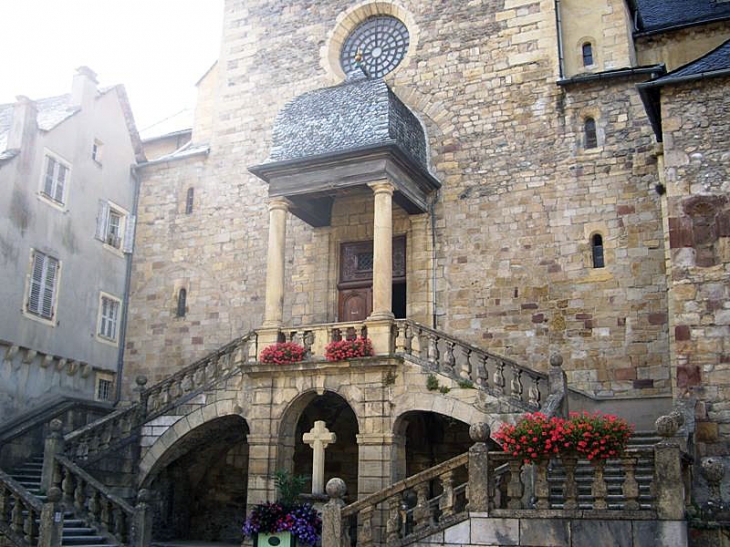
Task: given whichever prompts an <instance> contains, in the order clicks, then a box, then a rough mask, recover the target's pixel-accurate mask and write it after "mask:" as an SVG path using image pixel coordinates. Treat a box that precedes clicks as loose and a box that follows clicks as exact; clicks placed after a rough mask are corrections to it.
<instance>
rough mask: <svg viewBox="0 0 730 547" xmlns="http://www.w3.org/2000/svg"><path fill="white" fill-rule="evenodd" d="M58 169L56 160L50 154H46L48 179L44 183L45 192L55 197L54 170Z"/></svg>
mask: <svg viewBox="0 0 730 547" xmlns="http://www.w3.org/2000/svg"><path fill="white" fill-rule="evenodd" d="M55 169H56V160H54V159H53V158H52V157H50V156H46V180H45V182H44V184H43V193H44V194H45V195H47V196H48V197H53V172H54V171H55Z"/></svg>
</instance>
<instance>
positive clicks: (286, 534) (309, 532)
mask: <svg viewBox="0 0 730 547" xmlns="http://www.w3.org/2000/svg"><path fill="white" fill-rule="evenodd" d="M274 482H275V484H276V488H277V490H278V491H279V497H278V499H277V501H275V502H266V503H260V504H258V505H255V506H254V507H253V509H252V510H251V513H249V515H248V517H247V518H246V522H245V523H244V525H243V534H244V535H245V536H247V537H252V538H253V540H254V547H268V546H271V547H295V546H296V545H297V544H298V543H301V544H306V545H314V544H316V543H317V542H318V541H319V539H320V537H321V535H322V518H321V516H320V515H319V513H318V512H317V511H316V510H315V509H314V507H312V505H311V504H309V503H300V502H299V501H298V498H299V495H300V494H301V491H302V488H303V487H304V484H305V482H306V478H305V477H303V476H299V475H297V476H294V475H292V474H290V473H287V472H285V471H277V472H276V474H275V478H274Z"/></svg>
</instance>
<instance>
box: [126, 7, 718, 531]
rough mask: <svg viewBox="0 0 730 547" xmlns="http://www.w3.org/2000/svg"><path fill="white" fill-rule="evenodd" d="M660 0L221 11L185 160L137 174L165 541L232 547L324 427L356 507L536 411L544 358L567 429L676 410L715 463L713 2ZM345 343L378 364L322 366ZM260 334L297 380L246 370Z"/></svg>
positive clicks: (138, 291) (151, 466) (146, 346)
mask: <svg viewBox="0 0 730 547" xmlns="http://www.w3.org/2000/svg"><path fill="white" fill-rule="evenodd" d="M662 4H663V3H661V2H655V1H653V0H635V1H633V0H632V1H628V2H625V1H624V0H595V1H592V2H590V6H587V5H586V3H585V2H582V1H578V0H561V1H560V2H554V1H551V0H499V1H491V0H489V1H479V0H476V1H473V2H422V1H418V0H402V1H393V2H391V1H388V0H383V1H367V2H359V3H352V2H345V1H339V0H333V1H328V2H281V1H274V0H247V1H246V2H242V1H236V0H228V1H227V2H226V6H225V15H224V27H223V42H222V47H221V54H220V58H219V59H218V62H217V64H216V65H215V67H214V68H213V69H212V70H211V71H209V72H208V73H207V74H206V76H205V77H204V78H203V80H201V82H200V83H199V104H198V108H197V110H196V119H195V126H194V128H193V132H192V140H191V142H190V143H189V144H187V145H185V146H184V147H182V148H180V149H179V150H177V151H175V152H174V153H172V154H169V155H167V156H163V157H162V158H158V159H156V160H153V161H150V162H148V163H147V164H144V165H142V166H141V168H140V173H141V180H142V184H141V193H140V201H139V207H138V220H137V235H136V249H135V256H134V266H133V274H132V279H133V288H132V294H131V300H130V305H129V306H130V307H129V324H128V330H127V333H128V334H127V345H126V350H125V372H124V378H125V389H126V391H127V393H130V394H131V393H132V391H133V390H134V388H135V382H134V380H135V378H136V377H138V376H139V375H144V376H146V377H147V379H148V381H149V384H150V385H152V384H156V383H157V382H159V381H163V380H165V379H166V378H168V377H170V376H171V375H175V374H177V376H173V377H172V378H173V380H172V381H168V383H164V382H163V383H162V384H159V385H156V386H155V387H153V388H152V390H151V391H150V392H149V393H147V395H146V397H147V399H146V402H147V405H148V406H147V408H155V405H159V407H160V408H163V407H164V406H165V404H166V403H165V401H167V400H168V399H169V398H175V397H180V395H181V394H184V393H185V392H186V391H189V392H190V393H193V392H195V397H194V398H191V399H190V400H189V401H186V405H185V408H184V411H183V410H179V411H176V412H175V413H171V414H167V415H164V416H163V415H160V416H157V417H156V418H155V419H154V420H152V421H150V422H148V423H147V424H146V425H145V427H144V429H143V432H142V452H141V459H140V467H139V469H140V474H139V476H138V482H137V484H138V486H139V485H141V486H144V487H148V488H150V489H152V490H154V491H156V492H157V493H158V494H160V495H161V496H162V498H163V499H166V500H168V502H166V503H167V509H166V510H163V509H159V512H160V514H159V518H160V519H161V520H160V522H164V523H166V524H165V525H163V528H165V529H167V530H168V531H170V530H172V531H173V532H171V533H172V534H173V535H174V534H175V533H178V534H180V535H184V534H187V533H190V530H192V529H194V530H196V531H197V532H196V533H198V534H199V535H200V536H201V537H205V538H207V539H214V538H219V537H229V536H230V534H233V533H234V531H232V530H224V528H225V526H226V524H225V523H224V522H223V521H225V520H226V518H223V517H226V515H223V513H221V510H220V509H219V508H220V507H221V506H227V507H233V508H234V511H233V512H234V513H235V512H236V511H238V512H240V507H241V505H242V504H243V505H246V504H248V505H250V504H251V503H255V502H258V501H263V500H265V499H269V498H272V497H273V495H274V487H273V482H272V474H273V472H274V471H275V470H277V469H287V470H291V471H294V472H304V473H309V472H311V465H312V464H311V451H309V448H308V447H307V446H306V445H304V444H303V443H302V441H301V436H302V433H304V432H306V431H309V429H310V428H311V427H312V426H313V424H314V422H316V421H318V420H323V421H325V422H326V423H327V426H328V427H329V428H330V430H333V431H335V432H336V434H337V438H338V442H337V443H335V444H334V445H333V447H331V448H328V458H329V459H328V462H329V463H328V464H327V467H326V468H325V475H326V478H331V477H333V476H339V477H341V478H343V479H344V480H345V483H346V484H347V487H348V490H349V492H350V495H351V496H353V498H351V501H352V500H354V499H356V498H357V497H362V496H364V495H367V494H372V493H374V492H377V491H378V490H381V489H382V488H385V487H387V486H389V485H390V484H391V483H392V481H394V480H398V479H401V478H404V477H405V476H408V475H411V474H413V473H415V472H418V471H422V470H424V469H427V468H429V467H431V466H433V465H436V464H438V463H440V462H443V461H445V460H447V459H449V458H451V457H453V456H456V455H457V454H460V453H463V452H464V451H465V450H466V449H467V448H468V447H469V445H470V440H469V438H468V434H467V430H468V424H471V423H475V422H480V421H482V422H487V423H490V424H491V425H492V426H493V427H495V426H497V425H498V424H499V423H501V422H503V421H509V420H513V419H514V418H515V417H516V416H517V415H519V413H521V412H523V411H525V410H529V409H534V408H538V407H542V408H545V405H547V404H549V401H550V396H551V395H552V394H554V389H553V388H555V389H559V386H558V384H557V383H554V382H553V383H552V384H551V382H550V378H551V377H549V376H548V373H549V372H550V370H549V369H551V368H555V367H550V366H549V362H550V361H551V356H554V355H555V354H559V355H560V356H562V362H563V366H562V369H563V371H564V372H565V376H566V379H567V386H568V387H569V388H570V395H566V397H567V400H568V401H570V404H571V408H572V409H586V410H596V409H600V410H604V411H615V412H619V413H622V414H624V415H626V416H627V417H629V418H630V419H631V420H632V421H634V422H636V423H637V428H638V429H648V428H649V426H650V424H651V423H652V422H653V420H654V419H655V418H656V417H657V416H659V415H661V414H663V413H665V412H667V411H668V410H669V409H670V408H671V406H672V405H673V404H677V403H681V406H682V407H683V408H684V409H685V410H686V409H689V410H686V412H685V413H686V416H685V422H686V423H687V424H691V426H690V425H687V428H688V431H689V429H690V428H691V433H692V435H695V440H696V442H697V444H696V446H697V450H698V452H697V455H699V456H705V455H724V454H726V448H727V444H726V443H727V438H728V434H730V414H729V413H730V409H729V408H728V407H727V402H726V401H727V396H728V388H729V386H730V379H729V378H728V376H727V374H728V372H727V371H728V370H730V363H728V355H730V349H729V348H728V347H727V344H728V340H730V315H729V314H730V311H728V310H729V307H730V294H729V291H730V288H729V283H728V275H729V272H728V264H729V263H730V254H728V252H729V251H728V249H730V247H728V241H730V240H729V239H728V237H729V236H730V203H729V202H728V197H727V194H728V189H729V187H728V184H730V183H729V182H728V180H730V179H729V178H728V170H729V167H728V166H729V165H730V163H729V161H730V160H729V155H730V150H729V149H728V146H727V142H728V139H727V138H726V137H727V136H728V131H729V130H728V122H727V118H728V108H729V103H730V99H728V98H727V97H728V96H729V95H728V93H727V90H728V83H729V82H730V79H728V77H729V75H730V61H729V60H728V50H729V48H730V46H729V45H728V44H729V43H730V42H728V39H730V24H729V23H728V20H730V4H728V3H727V2H719V1H715V0H700V1H698V2H693V3H692V4H693V5H692V6H691V7H689V8H688V7H687V6H683V7H682V8H676V9H675V8H674V7H671V6H670V7H667V6H663V5H662ZM379 33H380V34H379ZM358 40H359V41H358ZM379 76H383V79H382V80H381V79H380V78H379ZM363 328H364V329H366V330H365V331H364V330H363ZM337 329H339V331H337ZM348 332H350V333H352V332H357V333H363V332H367V336H368V337H370V338H371V339H372V341H373V344H374V346H375V353H376V357H373V358H371V359H365V360H362V361H357V360H353V361H349V362H344V363H337V364H329V363H326V362H325V361H324V360H323V348H324V346H325V344H326V342H328V341H329V340H331V338H332V336H333V335H334V336H338V335H345V336H346V335H347V334H346V333H348ZM282 339H286V340H290V339H291V340H295V341H299V342H301V343H305V344H306V345H307V347H308V349H309V350H310V352H311V357H312V360H311V361H308V362H305V363H304V364H301V365H297V366H287V367H281V366H271V365H262V364H260V363H257V361H258V358H257V356H258V355H259V353H260V351H261V350H262V349H263V348H264V347H266V346H267V345H268V344H270V343H273V342H275V341H277V340H282ZM232 340H233V341H234V342H233V343H232V344H230V342H231V341H232ZM409 355H410V356H413V355H416V356H419V357H420V358H422V360H423V361H428V362H430V363H432V364H433V363H441V364H442V365H444V367H445V368H446V369H448V372H450V373H452V374H450V375H449V374H446V375H445V376H444V375H441V376H439V377H438V381H439V382H441V384H442V387H444V388H448V389H444V390H442V391H438V390H436V391H434V390H432V389H428V386H427V382H428V372H429V371H428V367H426V368H424V367H422V366H420V365H419V364H417V363H415V364H414V362H411V361H409V359H408V356H409ZM404 356H405V360H404ZM477 357H478V359H477ZM479 359H483V360H482V361H479ZM477 361H479V363H480V364H476V363H477ZM194 362H197V363H198V365H197V369H196V370H197V371H198V372H199V373H200V374H199V376H200V377H198V376H195V374H193V373H192V372H190V373H189V374H188V373H186V372H181V371H184V370H187V369H184V368H183V367H185V366H186V365H189V364H190V363H194ZM224 362H225V363H229V364H230V363H236V366H238V367H240V370H239V372H235V371H234V372H231V371H233V370H234V369H233V368H225V367H223V365H221V363H224ZM553 362H554V363H556V364H557V362H559V359H557V358H554V359H553ZM234 368H235V367H234ZM438 368H439V367H438V366H437V369H438ZM208 369H210V374H209V373H208ZM439 370H440V371H441V372H443V367H442V368H441V369H439ZM226 371H227V372H226ZM223 372H226V374H227V375H226V376H225V378H223V376H221V374H223ZM553 372H554V371H553ZM196 374H197V372H196ZM206 374H209V375H208V376H206ZM203 377H205V378H209V379H210V378H216V379H217V380H216V381H218V383H217V384H215V385H216V387H215V388H213V387H211V385H207V384H205V382H204V381H203V380H201V379H200V378H203ZM474 385H476V387H477V389H471V388H472V387H474ZM160 386H161V387H160ZM197 387H200V389H198V390H197V391H196V389H197ZM482 388H483V389H482ZM150 397H151V399H150ZM150 405H152V406H151V407H150ZM695 422H696V423H695ZM231 474H235V476H238V477H239V478H240V480H239V481H225V480H224V478H225V477H226V476H231ZM214 486H215V487H214ZM191 495H194V497H195V498H196V499H198V500H199V503H198V505H197V506H196V507H194V508H193V507H192V506H190V507H187V509H185V507H184V506H185V502H184V500H186V499H190V496H191ZM185 511H188V512H189V513H190V514H187V513H184V512H185ZM181 515H187V516H181ZM215 515H218V516H219V517H220V518H216V517H215ZM221 515H223V516H221ZM229 517H230V518H228V520H227V522H230V521H231V518H233V517H232V516H229ZM196 518H197V519H198V520H197V521H195V519H196ZM175 519H177V520H175ZM194 521H195V522H194ZM216 526H218V528H216V530H213V528H215V527H216ZM176 527H177V528H176ZM175 530H177V532H175Z"/></svg>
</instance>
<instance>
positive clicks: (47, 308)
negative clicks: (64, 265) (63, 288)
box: [41, 257, 58, 319]
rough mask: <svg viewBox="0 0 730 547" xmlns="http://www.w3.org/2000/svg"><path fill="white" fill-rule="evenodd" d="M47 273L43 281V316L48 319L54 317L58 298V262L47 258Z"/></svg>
mask: <svg viewBox="0 0 730 547" xmlns="http://www.w3.org/2000/svg"><path fill="white" fill-rule="evenodd" d="M45 265H46V272H45V274H46V275H45V278H44V280H43V284H42V289H43V302H42V304H43V308H42V309H41V315H42V316H43V317H46V318H48V319H51V318H52V317H53V302H54V299H55V296H56V274H57V273H58V261H57V260H56V259H55V258H51V257H46V261H45Z"/></svg>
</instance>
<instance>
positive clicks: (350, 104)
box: [267, 73, 427, 170]
mask: <svg viewBox="0 0 730 547" xmlns="http://www.w3.org/2000/svg"><path fill="white" fill-rule="evenodd" d="M387 144H393V145H396V146H398V148H400V149H401V150H402V151H403V152H405V153H406V154H408V155H409V156H410V157H411V158H413V159H414V160H415V161H416V162H417V163H418V164H420V165H421V166H422V167H424V169H426V170H427V151H426V150H427V149H426V136H425V133H424V131H423V127H422V126H421V124H420V122H419V121H418V119H417V118H416V116H415V115H414V114H413V112H411V111H410V109H409V108H408V107H407V106H406V105H405V104H403V102H402V101H401V100H400V99H399V98H398V97H397V96H396V95H395V93H393V91H392V90H391V89H390V88H389V87H388V85H387V84H386V83H385V82H384V81H383V80H382V79H372V80H371V79H368V78H367V77H366V76H365V75H364V74H362V73H360V74H355V73H353V74H350V75H349V76H348V79H347V80H346V81H345V82H343V83H341V84H339V85H336V86H334V87H327V88H323V89H317V90H315V91H310V92H308V93H304V94H303V95H300V96H299V97H297V98H295V99H294V100H293V101H291V102H290V103H289V104H287V105H286V106H284V108H283V109H282V110H281V112H279V115H278V116H277V118H276V122H275V124H274V131H273V137H272V148H271V153H270V155H269V159H268V160H267V163H273V162H279V161H289V160H298V159H304V158H311V157H314V156H324V155H330V154H337V153H342V152H347V151H350V150H357V149H362V148H368V147H375V146H380V145H387Z"/></svg>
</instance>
